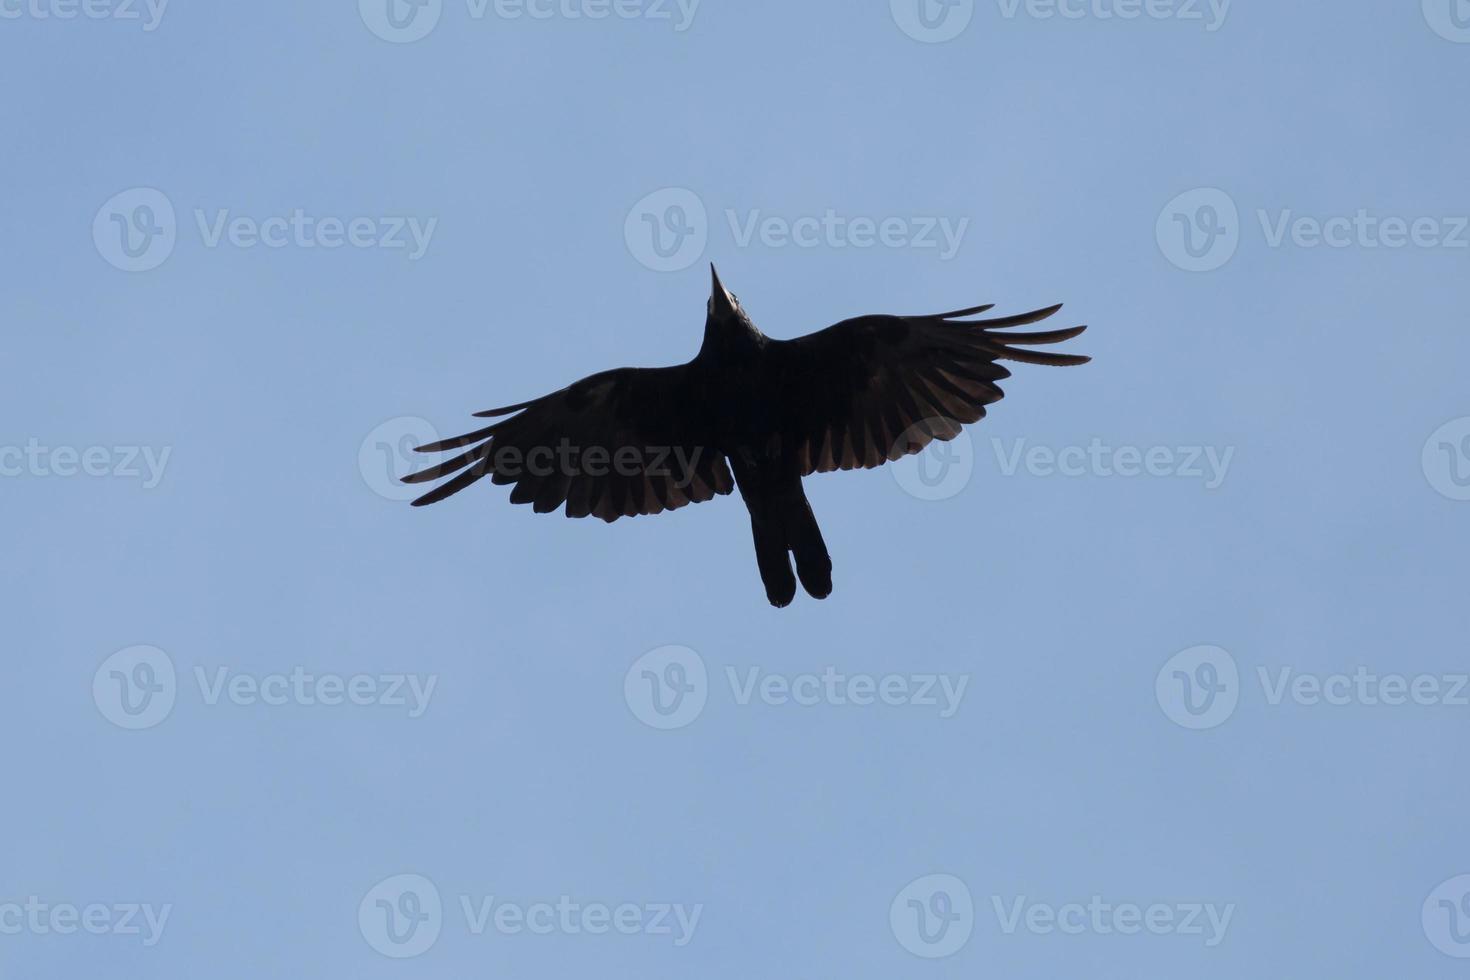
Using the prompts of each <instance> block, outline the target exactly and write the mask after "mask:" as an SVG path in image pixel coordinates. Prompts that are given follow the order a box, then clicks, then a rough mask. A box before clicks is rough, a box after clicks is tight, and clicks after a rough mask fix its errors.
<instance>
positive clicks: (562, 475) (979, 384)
mask: <svg viewBox="0 0 1470 980" xmlns="http://www.w3.org/2000/svg"><path fill="white" fill-rule="evenodd" d="M1058 308H1059V307H1050V308H1048V309H1045V310H1037V311H1035V312H1033V313H1027V314H1022V315H1020V316H1016V317H1008V318H1002V319H992V320H978V321H977V320H965V319H961V318H963V317H969V316H972V315H975V314H978V313H982V312H984V311H986V310H988V309H989V307H975V308H972V309H968V310H959V311H956V312H954V313H947V314H940V315H937V316H930V317H896V316H870V317H859V318H857V319H855V320H847V321H844V322H842V323H839V324H837V325H836V326H833V327H829V328H828V329H826V330H823V331H819V332H818V333H815V334H811V335H809V336H806V337H801V338H798V339H796V340H773V339H771V338H769V337H767V336H765V334H763V333H761V332H760V330H758V329H757V328H756V326H755V324H754V323H752V322H751V320H750V318H749V317H748V316H747V315H746V314H745V311H744V310H743V309H742V308H741V306H740V303H739V301H738V300H736V299H735V297H734V296H732V295H731V294H730V293H729V292H728V291H727V290H726V289H725V288H724V286H723V285H722V284H721V283H720V280H719V276H718V274H716V275H715V276H714V290H713V294H712V295H711V297H710V301H709V308H708V313H707V316H706V320H705V333H704V342H703V344H702V345H701V347H700V350H699V353H698V355H697V356H696V357H695V358H694V360H692V361H690V362H688V363H687V364H682V365H678V366H676V367H668V368H622V369H619V370H616V371H605V372H603V373H601V374H595V375H592V376H591V377H588V378H584V379H583V380H581V381H578V382H576V383H575V384H573V385H570V386H568V387H566V388H564V389H562V390H561V391H558V392H553V393H552V394H550V395H547V396H545V397H543V398H538V399H535V400H533V401H530V402H524V403H522V404H519V405H512V406H509V407H507V408H503V409H493V410H491V411H488V412H481V413H479V416H480V417H488V418H501V417H502V416H509V417H505V418H502V419H501V421H499V422H496V423H494V424H492V425H490V426H488V427H486V428H483V429H480V430H478V431H476V432H471V433H469V434H467V435H464V436H460V437H457V438H455V439H447V440H444V441H442V442H438V443H435V444H433V445H430V446H423V447H420V451H421V452H447V451H450V450H464V452H461V453H459V454H458V455H456V456H455V457H453V458H452V459H449V460H447V461H446V462H444V463H441V464H439V465H437V466H434V467H431V468H429V469H427V470H424V471H422V472H420V473H416V474H414V475H412V476H410V477H408V478H407V482H409V483H424V482H428V481H431V480H436V479H440V478H442V477H446V476H450V475H451V474H454V476H453V478H452V479H449V480H447V481H446V482H444V483H442V484H441V485H440V486H438V487H437V488H435V489H434V490H432V491H430V492H429V493H427V494H425V495H424V496H423V497H420V498H419V499H418V500H416V501H414V504H415V505H416V506H422V505H424V504H431V503H435V502H437V501H439V500H443V499H444V498H445V497H448V496H451V495H453V494H455V493H457V492H459V491H460V490H462V489H464V488H465V487H467V486H469V485H470V484H472V483H475V482H476V481H478V480H479V479H481V478H482V477H484V476H487V475H488V476H491V477H492V481H493V482H494V483H498V484H514V485H515V489H514V490H513V491H512V493H511V502H512V503H529V504H533V505H534V506H535V508H536V510H537V511H538V512H542V513H545V512H549V511H552V510H556V509H558V508H560V507H562V506H563V505H565V509H566V513H567V516H569V517H587V516H596V517H600V518H602V519H603V520H606V521H614V520H617V519H618V518H619V517H631V516H635V515H638V514H653V513H659V512H661V511H664V510H672V509H676V508H678V507H682V506H685V505H686V504H689V503H699V502H702V501H706V500H710V499H712V498H713V497H715V496H717V495H724V494H728V493H730V492H731V491H732V490H734V489H736V488H738V489H739V490H740V495H741V497H742V499H743V500H744V501H745V505H746V508H747V509H748V510H749V512H750V520H751V530H752V534H753V537H754V541H755V551H756V562H757V565H758V566H759V568H760V573H761V580H762V581H763V582H764V583H765V587H766V596H767V598H768V599H769V600H770V602H771V604H772V605H775V606H785V605H787V604H788V603H790V602H791V600H792V598H793V597H794V596H795V594H796V581H797V578H798V577H799V578H800V580H801V583H802V585H803V587H804V588H805V589H806V591H807V592H808V593H809V594H811V595H812V596H814V597H816V598H818V599H823V598H826V597H827V596H828V595H829V594H831V591H832V562H831V558H830V557H829V555H828V552H827V546H826V543H825V542H824V541H823V539H822V533H821V530H820V529H819V528H818V526H817V521H816V518H815V517H814V516H813V514H812V510H811V506H810V504H809V503H808V502H807V499H806V494H805V492H804V491H803V489H802V482H801V481H802V478H803V477H804V476H807V475H810V474H811V473H815V472H825V471H829V470H836V469H844V470H846V469H858V468H866V467H873V466H879V465H881V464H882V463H884V462H886V461H888V460H892V459H898V458H899V457H901V456H904V455H908V454H910V453H916V452H919V451H921V450H922V449H923V448H924V447H925V446H927V445H928V444H929V442H931V441H932V440H935V439H940V440H945V439H952V438H954V436H955V435H956V434H958V432H959V431H960V426H961V425H963V424H968V423H970V422H975V421H978V420H979V419H980V418H981V417H983V416H984V414H985V406H986V405H988V404H990V403H991V402H994V401H997V400H999V399H1000V398H1001V396H1002V393H1001V391H1000V388H999V387H998V386H997V382H998V381H1000V380H1001V379H1003V378H1006V377H1009V374H1010V372H1009V371H1007V370H1006V369H1005V368H1004V367H1002V366H1001V365H999V364H997V363H996V361H998V360H1002V359H1005V360H1017V361H1027V362H1030V363H1038V364H1049V365H1071V364H1081V363H1085V362H1086V361H1087V358H1085V357H1081V356H1078V355H1068V354H1051V353H1044V352H1039V351H1032V350H1025V349H1022V348H1018V347H1015V346H1012V345H1015V344H1025V345H1045V344H1052V343H1057V342H1060V341H1063V340H1067V339H1070V338H1071V337H1075V336H1076V335H1077V334H1080V333H1081V332H1082V331H1083V330H1084V329H1085V328H1084V327H1073V328H1070V329H1067V330H1051V331H1043V332H1039V333H1024V334H1023V333H992V332H991V331H998V330H1004V329H1007V328H1010V327H1015V326H1020V325H1023V324H1028V323H1034V322H1036V321H1038V320H1042V319H1045V318H1046V317H1048V316H1050V315H1051V314H1052V313H1055V312H1056V310H1057V309H1058ZM793 557H794V558H795V564H796V569H795V572H794V573H793V570H792V562H791V559H792V558H793Z"/></svg>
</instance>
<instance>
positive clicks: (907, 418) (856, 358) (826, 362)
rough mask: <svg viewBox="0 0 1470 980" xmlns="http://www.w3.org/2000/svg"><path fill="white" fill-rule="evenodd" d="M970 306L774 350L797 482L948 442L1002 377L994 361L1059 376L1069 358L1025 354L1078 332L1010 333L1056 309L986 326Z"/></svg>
mask: <svg viewBox="0 0 1470 980" xmlns="http://www.w3.org/2000/svg"><path fill="white" fill-rule="evenodd" d="M989 309H991V307H989V306H977V307H974V308H972V309H968V310H956V311H954V312H953V313H939V314H935V315H933V316H865V317H858V318H857V319H854V320H845V321H843V322H842V323H839V324H837V325H835V326H832V327H828V328H827V329H826V330H822V331H819V332H817V333H814V334H810V335H808V336H805V337H799V338H797V339H795V340H784V341H775V342H773V343H772V345H771V348H770V351H771V356H772V357H773V358H774V359H775V362H776V364H777V366H778V377H779V378H780V379H781V384H780V385H779V390H780V391H781V392H782V399H783V404H782V405H781V413H780V414H781V418H782V425H783V434H784V436H785V439H786V442H787V445H788V447H789V449H790V450H791V451H792V452H793V453H794V454H795V456H796V458H797V459H798V461H799V464H800V467H801V472H802V473H803V475H805V474H809V473H820V472H826V471H829V470H839V469H841V470H851V469H863V468H871V467H875V466H881V465H882V464H883V463H885V462H888V461H889V460H895V459H898V458H900V457H902V456H906V455H909V454H912V453H917V452H919V451H921V450H922V449H923V448H924V447H925V446H927V445H928V444H929V443H930V442H932V441H933V440H935V439H939V440H949V439H953V438H954V437H955V436H956V435H958V434H959V431H960V426H961V425H965V424H969V423H971V422H976V421H979V420H980V419H981V418H983V417H984V416H985V406H986V405H989V404H990V403H992V402H996V401H999V400H1000V399H1001V398H1002V397H1003V395H1004V393H1003V392H1002V391H1001V389H1000V385H999V382H1000V381H1002V380H1003V379H1005V378H1008V377H1010V374H1011V373H1010V371H1008V370H1007V369H1006V368H1005V367H1004V366H1003V365H1001V364H998V363H996V362H997V361H1023V362H1025V363H1028V364H1048V365H1054V366H1065V365H1074V364H1085V363H1087V361H1088V360H1089V359H1088V358H1086V357H1083V356H1081V355H1078V354H1053V353H1049V352H1046V351H1034V350H1027V349H1026V348H1027V347H1033V346H1038V345H1040V346H1045V345H1047V344H1056V343H1060V342H1061V341H1064V340H1070V339H1071V338H1073V337H1075V336H1077V335H1078V334H1080V333H1082V331H1083V330H1086V329H1087V328H1086V327H1070V328H1067V329H1064V330H1046V331H1040V332H1030V333H1020V332H1013V331H1010V330H1009V328H1012V327H1019V326H1024V325H1026V324H1030V323H1036V322H1037V321H1039V320H1044V319H1046V318H1047V317H1049V316H1051V315H1052V314H1053V313H1055V312H1057V310H1059V309H1061V307H1060V306H1052V307H1048V308H1047V309H1044V310H1035V311H1033V312H1031V313H1022V314H1020V315H1017V316H1010V317H999V318H994V319H989V320H972V319H966V318H967V317H973V316H976V315H978V314H981V313H984V312H986V311H987V310H989Z"/></svg>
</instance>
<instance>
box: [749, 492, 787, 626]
mask: <svg viewBox="0 0 1470 980" xmlns="http://www.w3.org/2000/svg"><path fill="white" fill-rule="evenodd" d="M750 529H751V531H753V532H754V534H755V562H756V564H757V565H758V566H760V570H761V581H762V582H764V583H765V586H766V598H767V599H769V600H771V605H773V606H775V607H776V608H778V609H779V608H781V607H782V606H789V605H791V600H792V599H794V598H796V576H795V575H792V574H791V556H790V555H789V554H787V552H786V530H785V528H783V527H782V526H781V522H780V521H778V520H776V519H775V518H774V515H769V516H768V515H759V514H755V513H752V514H751V515H750Z"/></svg>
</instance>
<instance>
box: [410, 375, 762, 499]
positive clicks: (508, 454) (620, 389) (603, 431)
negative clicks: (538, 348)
mask: <svg viewBox="0 0 1470 980" xmlns="http://www.w3.org/2000/svg"><path fill="white" fill-rule="evenodd" d="M501 416H509V417H507V418H502V419H501V421H499V422H496V423H495V424H493V425H490V426H488V427H486V428H483V429H479V430H477V431H475V432H471V433H468V434H466V435H463V436H458V437H456V438H453V439H445V440H443V441H442V442H436V443H434V444H432V445H428V446H420V447H419V450H418V451H419V452H424V453H438V452H450V451H453V450H460V449H462V450H465V451H464V452H462V453H460V454H459V455H457V456H455V457H453V458H452V459H449V460H446V461H444V462H442V463H440V464H438V465H437V466H433V467H431V468H429V469H427V470H423V471H422V472H419V473H415V474H413V475H412V476H408V477H405V478H404V482H405V483H428V482H430V481H433V480H438V479H441V478H443V477H447V476H450V475H451V474H456V475H454V476H453V478H452V479H449V480H446V481H445V482H444V483H442V484H440V485H439V486H438V487H435V488H434V489H433V490H431V491H429V492H428V493H426V494H425V495H424V496H422V497H420V498H419V499H417V500H415V501H414V506H420V507H421V506H423V505H425V504H432V503H436V502H438V501H440V500H443V499H444V498H445V497H449V496H452V495H453V494H456V493H458V492H459V491H461V490H463V489H464V488H465V487H467V486H469V485H470V484H472V483H475V482H476V481H478V480H480V479H481V478H483V477H486V476H489V477H491V480H492V482H493V483H497V484H502V485H504V484H514V485H515V489H514V490H512V491H511V495H510V500H511V503H515V504H533V505H535V509H536V512H537V513H541V514H545V513H550V512H551V511H554V510H556V509H557V508H559V507H561V506H562V504H563V503H565V504H566V514H567V516H568V517H587V516H594V517H600V518H602V519H603V520H604V521H609V522H611V521H615V520H617V519H618V518H619V517H633V516H635V515H639V514H657V513H660V512H662V511H665V510H674V509H677V508H679V507H683V506H685V505H687V504H691V503H701V502H703V501H706V500H711V499H713V498H714V497H715V496H716V495H717V494H727V493H729V492H730V491H731V490H732V489H734V481H733V479H732V478H731V476H730V469H729V467H728V466H727V465H726V463H725V458H724V456H723V455H722V454H721V453H720V452H719V451H717V450H716V449H713V448H711V444H712V441H711V440H710V439H709V438H708V435H709V433H708V427H707V426H706V424H705V423H704V421H703V413H702V411H701V405H700V402H699V400H698V399H697V398H696V397H694V390H693V385H692V382H691V380H690V376H689V372H688V369H687V368H686V367H684V366H678V367H668V368H620V369H618V370H616V371H604V372H603V373H601V374H594V375H592V376H591V377H589V378H583V379H582V380H581V381H578V382H577V383H575V384H572V385H569V386H567V387H566V388H563V389H561V390H560V391H555V392H552V393H551V394H549V395H546V396H544V397H542V398H537V399H535V400H534V401H529V402H524V403H522V404H520V405H511V406H509V407H507V408H498V409H491V410H490V411H488V412H479V413H477V414H476V418H499V417H501Z"/></svg>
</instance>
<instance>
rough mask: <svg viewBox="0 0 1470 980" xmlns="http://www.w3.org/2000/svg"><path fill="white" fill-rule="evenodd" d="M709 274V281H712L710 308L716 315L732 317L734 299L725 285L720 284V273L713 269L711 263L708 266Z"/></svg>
mask: <svg viewBox="0 0 1470 980" xmlns="http://www.w3.org/2000/svg"><path fill="white" fill-rule="evenodd" d="M709 274H710V279H711V280H713V287H712V289H711V291H710V308H711V309H712V310H713V311H714V312H715V314H716V315H724V316H732V315H734V313H735V297H734V296H731V295H730V291H729V290H728V289H726V288H725V284H724V283H722V282H720V273H719V272H718V270H716V269H715V264H714V263H713V262H711V263H710V264H709Z"/></svg>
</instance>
